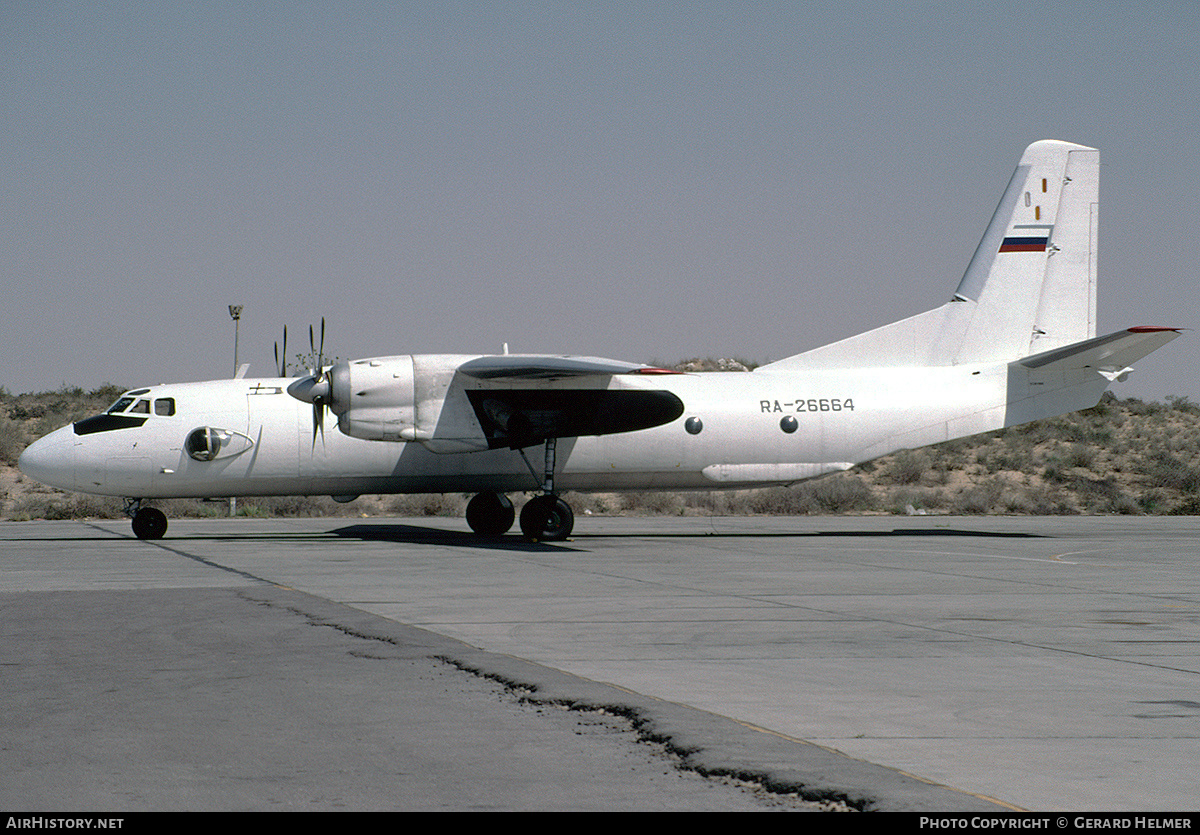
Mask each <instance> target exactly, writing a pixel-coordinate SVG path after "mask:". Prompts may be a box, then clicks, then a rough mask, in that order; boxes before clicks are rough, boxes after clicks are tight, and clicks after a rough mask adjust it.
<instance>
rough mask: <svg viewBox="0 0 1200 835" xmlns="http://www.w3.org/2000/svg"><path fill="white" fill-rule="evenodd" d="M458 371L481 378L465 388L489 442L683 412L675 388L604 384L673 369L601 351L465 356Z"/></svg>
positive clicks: (594, 429)
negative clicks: (590, 380) (592, 380)
mask: <svg viewBox="0 0 1200 835" xmlns="http://www.w3.org/2000/svg"><path fill="white" fill-rule="evenodd" d="M458 372H459V373H460V374H462V375H464V376H466V377H470V378H472V379H474V380H477V381H479V383H478V384H477V385H476V386H472V387H469V388H468V389H467V391H466V395H467V399H468V400H469V401H470V403H471V408H472V409H473V410H474V411H475V416H476V418H478V420H479V425H480V426H481V427H482V428H483V433H484V436H485V437H486V438H487V442H488V447H489V448H491V449H497V448H500V447H511V448H513V449H518V448H521V447H526V446H533V445H535V444H540V443H542V442H543V441H545V440H546V439H548V438H571V437H578V436H581V435H611V434H615V433H618V432H634V431H637V430H639V429H649V428H651V427H654V426H661V425H663V424H665V423H670V422H671V421H673V420H675V419H676V418H678V417H679V416H680V415H681V414H683V401H681V400H680V399H679V398H678V397H677V396H676V395H675V394H673V393H672V392H669V391H654V390H646V389H641V388H636V389H625V388H610V387H609V384H608V379H607V378H610V377H612V376H613V375H622V374H638V375H640V374H675V373H678V372H674V371H669V370H667V369H662V368H652V367H650V366H645V365H636V364H634V363H629V362H621V361H619V360H610V359H603V358H600V357H566V356H538V355H511V354H504V355H500V356H487V357H479V358H477V359H473V360H468V361H467V362H465V363H463V364H462V365H460V366H459V367H458ZM587 377H596V378H599V379H598V380H597V386H596V387H594V388H593V387H589V388H585V387H583V386H585V385H586V380H585V379H584V378H587ZM558 381H564V382H568V381H569V384H568V385H557V384H556V383H557V382H558Z"/></svg>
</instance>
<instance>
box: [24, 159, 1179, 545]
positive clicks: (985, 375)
mask: <svg viewBox="0 0 1200 835" xmlns="http://www.w3.org/2000/svg"><path fill="white" fill-rule="evenodd" d="M1098 181H1099V152H1098V151H1096V150H1095V149H1093V148H1087V147H1084V146H1082V145H1074V144H1071V143H1067V142H1059V141H1051V140H1047V141H1042V142H1036V143H1034V144H1033V145H1030V146H1029V147H1028V148H1027V149H1026V150H1025V153H1024V155H1023V156H1022V157H1021V161H1020V164H1019V165H1018V166H1017V170H1016V172H1015V173H1014V174H1013V177H1012V180H1011V181H1010V182H1009V184H1008V188H1007V189H1006V190H1005V192H1004V196H1003V198H1002V199H1001V201H1000V205H999V207H998V208H997V209H996V213H995V215H994V216H993V217H992V220H991V223H990V224H989V225H988V228H987V231H986V233H985V234H984V236H983V240H982V242H981V243H980V244H979V247H978V249H977V250H976V251H975V255H974V257H973V258H972V259H971V262H970V264H969V265H968V267H967V270H966V274H965V275H964V276H963V279H962V281H961V282H960V283H959V285H958V289H957V290H956V291H955V293H954V295H953V297H952V298H951V299H950V301H948V302H946V303H945V304H943V305H942V306H941V307H938V308H936V309H934V310H930V311H928V312H926V313H922V314H920V315H917V316H913V317H911V318H908V319H904V320H902V321H899V322H896V323H894V324H891V325H886V326H884V327H881V328H878V329H876V330H872V331H868V332H866V333H863V334H860V335H858V336H853V337H850V338H849V339H844V340H842V341H840V342H835V343H833V344H831V345H826V346H824V347H821V348H817V349H815V350H811V351H808V352H806V353H802V354H797V355H796V356H792V357H788V358H786V359H783V360H779V361H778V362H773V363H770V364H768V365H764V366H762V367H760V368H758V369H756V370H755V371H753V372H752V373H749V374H729V373H695V374H691V373H688V374H684V373H674V372H670V371H665V370H663V369H658V368H651V367H647V366H641V365H635V364H630V363H625V362H617V361H614V360H608V359H599V358H594V357H570V356H535V355H521V356H518V355H509V354H501V355H494V356H452V355H442V354H433V355H421V354H415V355H411V356H395V357H379V358H375V359H360V360H351V361H343V362H337V363H334V364H332V365H329V366H324V363H323V362H322V361H321V360H320V359H318V361H317V369H316V370H315V373H311V374H309V376H306V377H301V378H297V379H294V380H291V381H290V382H289V381H288V380H286V379H280V378H275V377H273V378H265V379H244V378H235V379H232V380H216V381H212V382H203V383H183V384H178V385H160V386H153V387H148V388H140V389H136V390H134V391H129V392H126V393H125V394H123V395H122V396H121V397H120V399H118V400H117V402H116V403H114V404H113V405H112V407H111V408H110V409H109V410H108V411H106V412H105V413H103V414H101V415H97V416H95V417H90V418H87V419H86V420H81V421H79V422H77V423H75V424H73V425H71V426H67V427H64V428H62V429H59V430H57V431H55V432H53V433H51V434H50V435H47V436H46V437H44V438H42V439H40V440H38V441H36V442H35V443H33V444H32V445H30V446H29V448H28V449H26V450H25V452H24V454H22V456H21V458H20V462H19V466H20V469H21V470H22V471H23V472H24V473H26V474H28V475H29V476H30V477H32V478H34V479H36V480H38V481H41V482H44V483H46V484H50V485H54V486H57V487H61V488H64V489H67V490H77V491H82V492H85V493H97V494H101V495H111V496H123V497H126V498H127V500H128V503H127V509H128V510H129V512H130V514H131V516H132V517H133V530H134V532H135V533H136V534H137V536H139V537H141V538H158V537H161V536H162V535H163V534H164V533H165V531H166V528H167V519H166V516H165V515H164V514H163V513H162V512H161V511H160V510H157V509H155V508H152V507H147V506H143V502H144V501H145V500H147V499H155V498H168V497H171V498H174V497H205V496H264V495H316V494H329V495H332V496H333V497H334V498H335V499H339V500H343V501H349V500H351V499H353V498H354V497H356V496H358V495H359V494H362V493H446V492H465V493H475V494H476V495H475V497H474V498H473V499H472V500H471V501H470V503H469V504H468V506H467V521H468V523H469V524H470V527H471V528H472V529H473V530H474V531H476V532H477V533H479V534H483V535H488V536H499V535H501V534H503V533H505V532H507V531H508V530H509V528H510V527H511V526H512V524H513V520H514V510H513V505H512V503H511V502H510V501H509V499H508V498H507V496H506V495H505V494H506V493H509V492H514V491H518V492H519V491H529V490H536V491H537V493H538V495H537V496H536V497H534V498H532V499H531V500H530V501H529V502H527V503H526V504H525V506H524V509H523V510H522V512H521V530H522V532H523V533H524V534H525V536H526V537H527V538H529V539H532V540H561V539H564V538H566V537H567V536H569V535H570V533H571V530H572V526H573V514H572V512H571V508H570V507H569V506H568V505H567V504H566V502H564V501H563V500H562V499H561V498H560V497H559V493H558V491H559V490H578V491H609V490H690V489H722V488H740V487H751V486H761V485H769V484H791V483H794V482H797V481H801V480H803V479H808V478H813V477H815V476H819V475H822V474H825V473H830V472H834V471H838V470H846V469H848V468H850V467H851V466H853V465H854V464H856V463H859V462H862V461H868V460H870V459H872V458H877V457H879V456H881V455H885V454H887V453H890V452H894V451H896V450H900V449H906V448H914V447H920V446H925V445H928V444H934V443H937V442H939V441H946V440H949V439H952V438H959V437H964V436H967V435H974V434H977V433H980V432H987V431H990V430H993V429H999V428H1001V427H1005V426H1014V425H1017V424H1021V423H1026V422H1028V421H1032V420H1036V419H1038V418H1044V417H1050V416H1054V415H1060V414H1065V413H1067V412H1071V411H1075V410H1077V409H1082V408H1087V407H1089V406H1093V405H1095V404H1096V403H1097V402H1098V401H1099V399H1100V396H1101V394H1103V392H1104V390H1105V389H1106V388H1107V386H1108V385H1109V383H1111V382H1113V381H1115V380H1124V379H1125V377H1126V375H1128V374H1129V372H1130V371H1131V370H1132V369H1131V368H1130V365H1131V364H1132V363H1134V362H1137V361H1138V360H1140V359H1141V358H1142V357H1144V356H1146V355H1147V354H1149V353H1150V352H1151V351H1154V350H1155V349H1157V348H1159V347H1161V346H1162V345H1164V344H1166V343H1167V342H1169V341H1170V340H1172V339H1174V338H1175V337H1176V336H1178V335H1179V330H1178V329H1177V328H1162V327H1133V328H1129V329H1127V330H1123V331H1118V332H1116V333H1112V334H1108V335H1107V336H1100V337H1097V336H1096V253H1097V209H1098V198H1097V194H1098ZM310 341H311V330H310ZM322 341H323V335H322ZM318 356H319V355H318ZM327 410H328V411H329V412H332V413H333V415H335V416H336V418H337V428H338V430H340V431H338V432H332V431H331V432H326V431H325V427H324V419H325V414H326V411H327ZM527 450H529V451H532V452H533V453H534V455H535V460H537V458H536V456H537V455H538V454H539V453H540V462H538V463H540V467H538V466H535V464H534V462H533V461H530V459H529V457H528V456H527V454H526V451H527Z"/></svg>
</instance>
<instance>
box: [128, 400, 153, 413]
mask: <svg viewBox="0 0 1200 835" xmlns="http://www.w3.org/2000/svg"><path fill="white" fill-rule="evenodd" d="M129 413H130V414H131V415H148V414H150V401H149V400H139V401H138V402H136V403H134V404H133V408H132V409H130V410H129Z"/></svg>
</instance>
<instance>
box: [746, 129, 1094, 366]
mask: <svg viewBox="0 0 1200 835" xmlns="http://www.w3.org/2000/svg"><path fill="white" fill-rule="evenodd" d="M1099 168H1100V152H1099V151H1097V150H1096V149H1094V148H1088V147H1086V146H1083V145H1075V144H1072V143H1070V142H1059V141H1056V140H1043V141H1041V142H1035V143H1033V144H1032V145H1030V146H1029V147H1028V148H1026V149H1025V153H1024V154H1023V155H1022V157H1021V161H1020V163H1019V164H1018V165H1017V170H1016V171H1015V172H1014V173H1013V176H1012V179H1011V180H1010V181H1009V184H1008V188H1007V189H1005V192H1004V197H1003V198H1002V199H1001V200H1000V205H999V206H998V207H997V208H996V212H995V214H994V215H992V220H991V223H989V224H988V228H987V231H986V232H985V233H984V236H983V240H982V241H980V243H979V247H978V248H977V249H976V250H975V255H974V257H973V258H972V259H971V262H970V264H969V265H968V266H967V271H966V273H965V274H964V275H963V278H962V281H961V282H960V283H959V285H958V289H957V290H956V291H955V293H954V297H953V300H952V301H950V302H947V303H946V304H944V305H942V306H941V307H939V308H936V309H934V310H930V311H928V312H926V313H921V314H919V315H917V316H913V317H910V318H908V319H904V320H902V321H899V322H895V323H893V324H891V325H885V326H884V327H882V328H876V329H875V330H872V331H868V332H866V333H863V334H859V335H858V336H852V337H850V338H849V339H844V340H842V341H840V342H835V343H833V344H831V345H826V346H824V347H821V348H816V349H814V350H812V351H808V352H806V353H803V354H797V355H796V356H793V357H788V358H787V359H783V360H780V361H778V362H775V363H770V364H769V365H765V366H762V367H761V368H760V369H759V370H775V369H779V370H797V369H801V368H854V367H864V366H893V367H894V366H919V365H958V364H962V363H974V362H1002V361H1005V360H1015V359H1019V358H1021V357H1025V356H1028V355H1029V354H1032V353H1040V352H1044V351H1048V350H1052V349H1054V348H1058V347H1061V346H1064V345H1070V344H1073V343H1076V342H1080V341H1082V340H1085V339H1090V338H1091V337H1094V336H1095V335H1096V253H1097V221H1098V209H1099V198H1098V190H1099Z"/></svg>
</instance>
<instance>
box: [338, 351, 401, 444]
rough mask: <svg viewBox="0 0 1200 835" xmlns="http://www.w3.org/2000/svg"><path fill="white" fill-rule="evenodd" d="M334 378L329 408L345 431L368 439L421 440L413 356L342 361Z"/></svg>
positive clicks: (350, 434)
mask: <svg viewBox="0 0 1200 835" xmlns="http://www.w3.org/2000/svg"><path fill="white" fill-rule="evenodd" d="M330 382H331V398H330V403H329V408H330V410H332V411H333V413H334V414H335V415H337V418H338V429H340V430H341V431H342V432H344V433H346V434H347V435H349V436H350V437H352V438H361V439H363V440H366V441H415V440H417V410H416V393H415V391H414V385H413V358H412V357H411V356H403V357H381V358H377V359H365V360H354V361H352V362H339V363H338V364H337V365H335V366H333V368H331V369H330Z"/></svg>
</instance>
